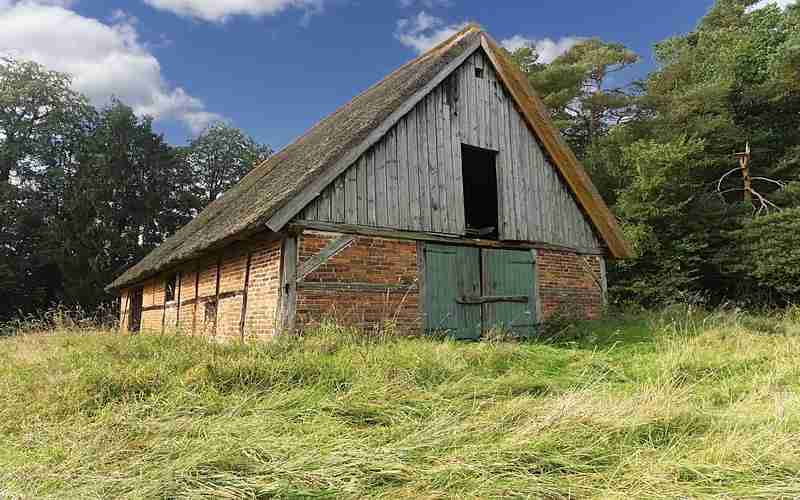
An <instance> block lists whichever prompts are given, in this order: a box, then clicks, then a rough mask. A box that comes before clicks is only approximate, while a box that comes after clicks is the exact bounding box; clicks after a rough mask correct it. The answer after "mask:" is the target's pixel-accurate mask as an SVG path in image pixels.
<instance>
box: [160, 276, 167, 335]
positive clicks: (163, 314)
mask: <svg viewBox="0 0 800 500" xmlns="http://www.w3.org/2000/svg"><path fill="white" fill-rule="evenodd" d="M163 283H164V293H163V294H162V295H163V296H164V299H163V303H162V305H161V335H164V322H165V321H166V320H167V282H166V281H164V282H163Z"/></svg>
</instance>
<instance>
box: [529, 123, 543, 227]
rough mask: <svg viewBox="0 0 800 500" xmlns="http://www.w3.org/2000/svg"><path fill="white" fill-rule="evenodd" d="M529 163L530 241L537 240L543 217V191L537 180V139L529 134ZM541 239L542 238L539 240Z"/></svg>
mask: <svg viewBox="0 0 800 500" xmlns="http://www.w3.org/2000/svg"><path fill="white" fill-rule="evenodd" d="M527 143H528V147H527V151H528V163H529V169H528V173H529V184H528V197H527V201H528V222H527V225H528V240H530V241H537V240H536V237H537V233H538V231H537V227H538V226H539V224H540V219H541V210H539V209H538V205H539V199H540V197H541V193H540V192H539V186H538V184H537V182H536V178H537V175H538V173H537V170H538V169H539V164H538V161H537V158H536V156H537V155H536V148H537V145H536V141H535V140H534V139H533V137H530V134H529V135H528V141H527ZM538 241H541V240H538Z"/></svg>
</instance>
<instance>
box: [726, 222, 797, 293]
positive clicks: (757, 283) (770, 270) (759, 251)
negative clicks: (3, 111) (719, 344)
mask: <svg viewBox="0 0 800 500" xmlns="http://www.w3.org/2000/svg"><path fill="white" fill-rule="evenodd" d="M798 234H800V208H793V209H788V210H784V211H782V212H777V213H774V214H771V215H768V216H765V217H758V218H755V219H748V220H747V221H746V222H745V223H744V224H743V225H742V228H741V229H738V230H735V231H732V232H731V233H730V234H729V235H728V236H729V237H730V241H731V245H730V246H729V247H728V248H729V250H728V251H727V252H725V251H723V252H721V253H720V257H719V258H720V260H721V263H722V265H723V266H726V267H727V268H729V270H730V272H731V273H736V274H738V275H739V276H741V279H742V280H743V281H745V283H746V285H747V286H743V288H744V289H745V290H746V293H750V292H751V291H752V290H758V291H759V294H760V295H766V296H767V297H770V298H771V299H772V300H771V301H775V302H780V301H781V300H785V298H786V297H800V246H798V245H797V238H798ZM743 295H744V294H743ZM743 298H746V296H745V297H743ZM759 299H762V297H761V296H758V297H756V298H755V301H756V302H762V301H763V299H762V300H759Z"/></svg>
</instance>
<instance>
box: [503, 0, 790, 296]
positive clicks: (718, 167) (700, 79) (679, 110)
mask: <svg viewBox="0 0 800 500" xmlns="http://www.w3.org/2000/svg"><path fill="white" fill-rule="evenodd" d="M755 4H756V2H754V1H753V0H717V1H716V3H715V4H714V6H713V7H712V8H711V10H710V11H709V12H708V14H707V15H706V16H705V17H703V18H702V19H701V20H700V22H699V24H698V25H697V27H696V29H695V30H694V31H692V32H691V33H688V34H686V35H682V36H677V37H673V38H669V39H667V40H664V41H662V42H660V43H658V44H657V45H656V47H655V54H656V58H657V61H658V68H657V69H656V70H655V71H653V72H652V73H651V74H649V75H648V76H647V78H646V79H645V80H643V81H641V82H634V84H633V85H632V86H629V87H626V88H625V89H624V90H623V89H607V88H606V86H607V85H608V80H607V78H606V79H605V80H604V78H605V77H606V76H607V75H608V74H609V72H613V71H617V70H619V69H622V68H624V67H626V65H629V64H633V62H635V58H634V57H633V56H632V55H631V54H629V53H628V52H627V51H626V50H625V49H624V47H621V46H619V45H616V44H607V43H605V42H602V41H598V40H592V41H589V42H585V43H584V44H579V45H577V46H576V47H574V48H573V49H572V50H570V51H568V52H567V53H565V54H564V55H563V56H562V57H560V58H558V59H556V60H555V61H553V62H552V63H551V64H548V65H544V64H541V63H540V62H539V61H538V56H537V55H536V54H535V51H533V50H531V49H523V50H521V51H517V52H516V53H515V54H514V57H515V59H516V61H517V63H518V64H519V65H520V67H521V68H522V69H523V71H525V72H526V73H527V74H528V75H529V78H530V79H531V82H532V83H533V85H534V87H535V88H536V89H537V90H538V91H539V92H540V93H541V94H542V95H543V98H544V100H545V101H546V102H547V104H548V105H549V106H550V107H551V109H552V113H553V117H554V119H555V121H556V122H557V124H558V125H559V126H560V127H561V129H562V131H563V133H564V135H565V137H566V138H567V140H568V141H569V142H570V144H571V145H572V146H573V147H574V148H575V150H576V153H577V155H578V156H579V158H580V159H581V160H582V161H583V163H584V165H586V167H587V170H588V171H589V173H590V175H591V176H592V178H593V180H594V181H595V183H596V184H597V185H598V189H599V190H600V191H601V193H602V194H603V196H604V197H605V199H606V200H607V201H608V202H609V203H610V204H611V206H612V210H613V211H614V212H615V214H616V215H617V216H618V218H619V219H620V220H621V221H622V225H623V229H624V230H625V232H626V234H627V236H628V239H629V240H631V243H632V245H633V247H634V248H635V254H636V255H635V256H634V258H632V259H629V260H626V261H624V262H618V263H615V264H613V265H611V266H610V267H609V273H610V281H611V283H612V285H613V286H612V290H611V291H612V296H614V297H616V298H617V299H618V300H624V301H635V302H638V303H640V304H645V305H653V304H656V303H660V302H665V301H670V300H674V299H675V298H677V297H686V296H703V297H705V298H707V299H709V300H711V301H714V302H721V301H724V300H747V301H749V302H751V303H753V302H758V301H763V302H764V303H770V302H780V303H785V302H787V301H788V300H797V299H798V298H800V296H798V292H797V290H796V289H795V288H793V287H787V286H779V283H782V282H793V280H796V276H795V274H793V271H792V270H790V269H788V268H785V265H788V264H787V262H790V261H791V262H794V261H793V260H791V259H794V258H795V257H796V256H795V255H794V253H792V252H788V251H787V250H786V248H790V247H791V245H795V246H797V239H796V236H794V232H793V231H790V230H789V229H792V228H793V227H794V226H793V225H792V224H791V220H792V216H791V215H785V214H786V213H789V214H795V215H796V208H797V207H800V64H798V63H800V6H797V5H794V6H789V7H788V8H785V9H781V8H779V7H778V6H776V5H769V6H767V7H763V8H757V7H755ZM748 142H749V143H751V144H752V158H751V160H750V161H749V163H748V168H749V169H750V172H751V173H750V175H751V176H752V178H753V180H754V182H758V183H759V184H758V186H757V188H758V195H759V196H764V198H765V199H767V200H768V201H769V203H768V204H766V206H768V207H769V210H764V209H762V210H759V207H762V206H764V205H765V204H760V203H761V202H760V199H759V198H758V196H756V195H755V194H753V195H752V196H750V197H749V198H750V199H748V196H747V192H746V191H745V190H743V189H742V184H743V182H742V178H737V176H736V175H733V174H729V175H728V176H727V177H725V178H724V179H723V182H722V183H720V179H721V178H723V176H724V174H726V173H728V172H731V171H732V170H733V171H734V174H735V173H736V171H735V170H734V169H736V168H738V167H739V159H737V157H735V156H734V153H737V152H740V151H743V150H745V148H746V144H747V143H748ZM740 157H741V156H740ZM762 179H769V180H768V181H764V180H762ZM773 181H775V182H773ZM745 182H746V181H745ZM751 194H752V193H751ZM768 212H769V213H768ZM762 217H763V220H762ZM754 259H755V260H754ZM787 259H788V260H787ZM762 288H766V289H768V290H770V293H767V294H764V293H759V290H760V289H762Z"/></svg>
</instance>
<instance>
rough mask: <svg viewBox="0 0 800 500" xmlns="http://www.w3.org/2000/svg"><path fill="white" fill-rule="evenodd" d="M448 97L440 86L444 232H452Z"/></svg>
mask: <svg viewBox="0 0 800 500" xmlns="http://www.w3.org/2000/svg"><path fill="white" fill-rule="evenodd" d="M446 106H447V104H446V97H445V93H444V89H443V88H442V87H441V86H440V87H439V88H438V89H437V92H436V160H437V164H436V167H437V168H436V170H437V172H438V181H439V201H440V202H441V205H440V210H439V216H440V217H441V222H440V226H439V227H440V228H441V231H442V232H443V233H450V232H451V229H450V210H451V209H452V207H451V206H450V203H451V201H450V198H449V195H450V193H449V192H448V184H449V182H450V179H449V178H448V177H449V176H450V175H449V173H450V167H449V160H450V155H451V151H450V148H449V145H450V142H449V141H448V140H447V135H449V134H446V133H445V132H446V131H447V129H446V128H445V116H446V115H447V109H446Z"/></svg>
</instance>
